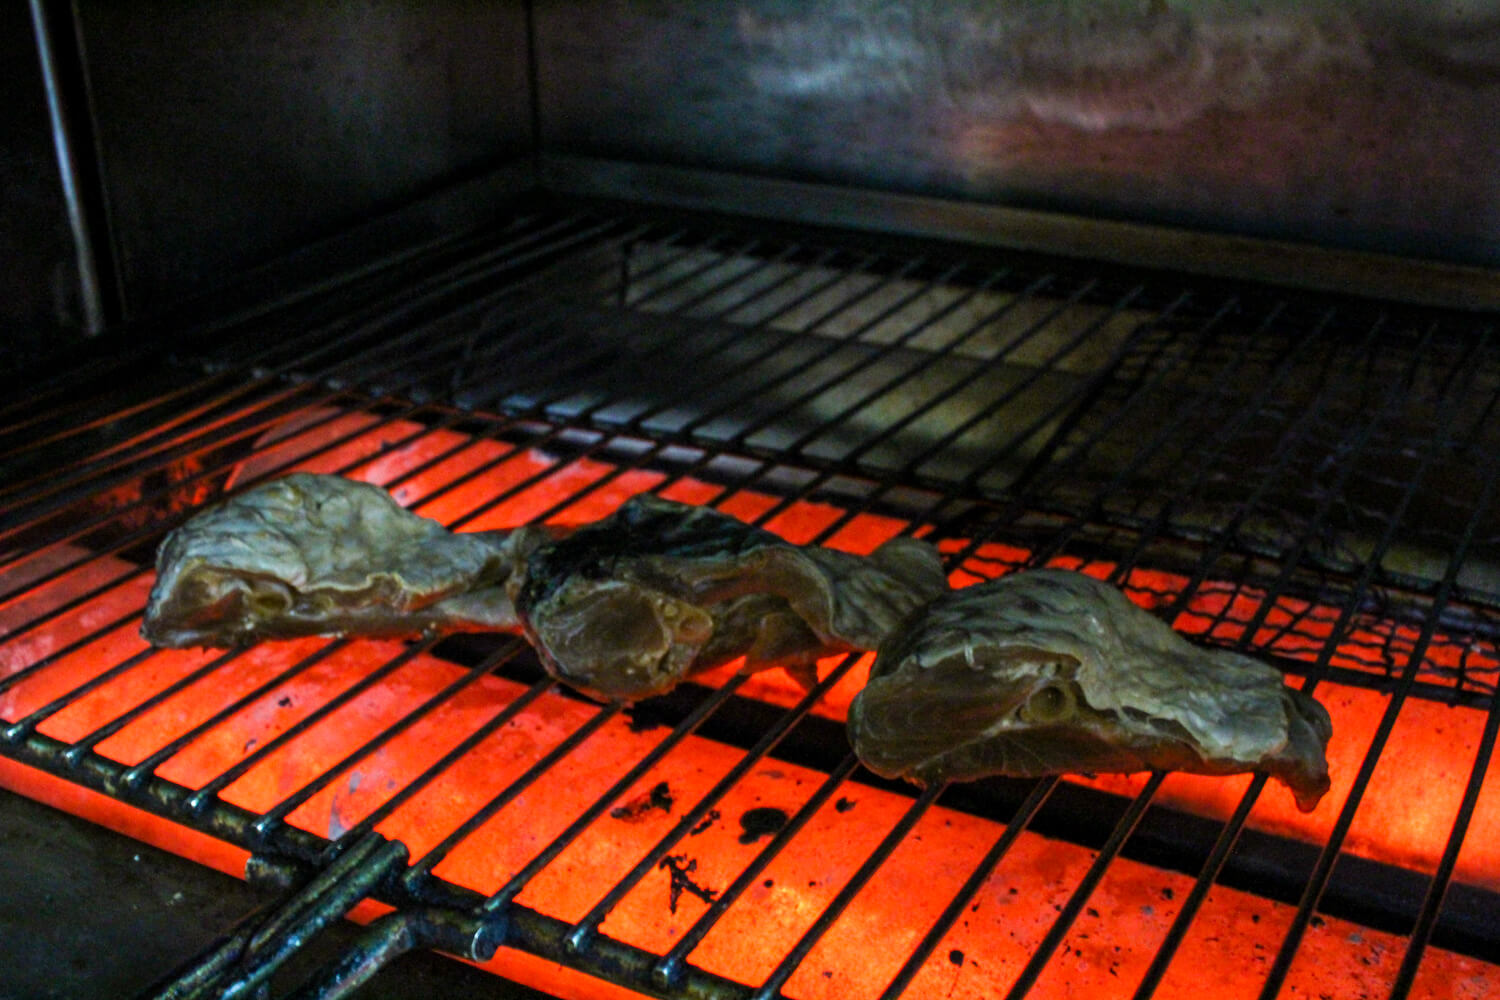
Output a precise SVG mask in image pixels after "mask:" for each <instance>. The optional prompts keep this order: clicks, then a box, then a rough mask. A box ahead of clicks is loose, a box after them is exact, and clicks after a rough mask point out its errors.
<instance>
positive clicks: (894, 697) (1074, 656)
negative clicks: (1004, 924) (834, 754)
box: [849, 569, 1333, 811]
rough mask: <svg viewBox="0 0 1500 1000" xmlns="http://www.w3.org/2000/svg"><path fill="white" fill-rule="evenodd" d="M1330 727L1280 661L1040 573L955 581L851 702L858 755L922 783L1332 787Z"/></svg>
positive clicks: (1308, 790) (888, 773)
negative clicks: (1275, 664) (1266, 781)
mask: <svg viewBox="0 0 1500 1000" xmlns="http://www.w3.org/2000/svg"><path fill="white" fill-rule="evenodd" d="M1332 732H1333V726H1332V723H1331V721H1330V720H1329V717H1328V712H1327V711H1326V710H1325V709H1324V708H1323V706H1322V705H1320V704H1319V703H1318V702H1317V701H1315V700H1313V698H1311V697H1310V696H1308V695H1305V694H1303V693H1302V692H1300V691H1297V690H1295V689H1293V688H1291V687H1288V686H1287V685H1286V684H1284V683H1283V681H1282V676H1281V674H1280V672H1279V671H1277V670H1275V669H1274V668H1272V667H1270V666H1267V665H1266V664H1263V663H1261V662H1259V661H1257V660H1253V659H1251V658H1249V657H1246V656H1241V655H1239V654H1236V653H1232V652H1228V651H1222V650H1220V651H1209V650H1204V649H1200V648H1198V647H1196V646H1193V645H1192V644H1190V643H1189V642H1187V641H1186V640H1185V639H1183V638H1182V637H1181V636H1179V635H1178V634H1177V633H1175V632H1174V631H1172V629H1171V628H1170V627H1169V626H1167V625H1166V624H1165V623H1163V622H1162V621H1160V620H1159V619H1157V618H1155V617H1153V616H1152V615H1150V614H1149V613H1147V612H1146V611H1144V610H1143V609H1141V608H1139V607H1137V606H1136V605H1134V604H1132V603H1131V602H1130V601H1129V600H1128V599H1127V598H1126V597H1125V596H1124V595H1123V594H1121V593H1120V592H1119V591H1118V590H1116V589H1114V588H1113V587H1110V586H1107V585H1106V584H1103V583H1100V582H1099V581H1097V580H1094V579H1092V578H1090V577H1087V576H1084V575H1082V574H1080V573H1072V572H1068V571H1065V570H1051V569H1047V570H1035V571H1031V572H1023V573H1015V574H1012V575H1009V576H1005V577H1001V578H1000V579H998V580H993V581H991V582H988V583H984V584H980V585H977V586H973V587H968V588H965V589H962V590H957V591H953V592H952V593H950V594H948V595H947V596H944V597H941V598H939V599H937V600H935V601H933V602H932V603H931V604H929V605H927V606H926V607H925V608H923V609H922V610H921V611H919V612H917V613H915V614H914V615H913V616H912V618H911V620H910V621H908V622H907V623H905V625H904V626H903V627H902V629H901V630H900V631H899V632H898V633H896V634H893V635H892V636H891V638H890V640H889V641H888V642H886V643H885V644H884V645H883V646H882V647H881V650H880V655H879V656H878V657H877V658H876V661H875V665H874V667H873V668H872V669H871V677H870V683H869V685H868V686H867V687H866V688H865V689H864V690H863V691H861V692H860V693H859V695H857V696H856V697H855V699H854V702H853V704H852V705H851V706H850V710H849V733H850V738H851V740H852V742H853V744H854V748H855V752H856V753H857V754H858V755H859V758H860V760H862V761H863V762H864V763H865V765H866V766H867V767H869V768H870V769H871V770H872V771H874V772H875V773H877V774H880V775H883V776H885V777H903V778H907V779H909V780H911V781H914V782H917V783H921V784H926V783H928V782H936V781H947V780H966V779H973V778H980V777H984V776H986V775H994V774H1005V775H1012V776H1018V777H1034V776H1039V775H1047V774H1060V773H1064V772H1085V773H1088V772H1099V771H1140V770H1146V769H1150V768H1158V769H1162V770H1174V769H1175V770H1181V771H1192V772H1196V773H1199V774H1232V773H1237V772H1244V771H1250V770H1259V771H1265V772H1267V773H1269V774H1270V775H1271V776H1272V777H1274V778H1277V779H1279V780H1280V781H1282V782H1284V783H1285V784H1286V785H1287V786H1288V787H1289V788H1290V789H1291V790H1292V794H1293V795H1294V796H1295V797H1296V800H1297V805H1298V806H1299V807H1300V808H1301V809H1302V810H1303V811H1311V810H1312V809H1313V808H1314V807H1315V806H1316V805H1317V803H1318V800H1319V799H1320V798H1322V796H1323V794H1324V793H1325V792H1327V791H1328V785H1329V782H1328V764H1327V761H1326V759H1325V757H1324V753H1325V750H1326V748H1327V745H1328V739H1329V737H1330V735H1331V734H1332Z"/></svg>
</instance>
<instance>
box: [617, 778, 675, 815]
mask: <svg viewBox="0 0 1500 1000" xmlns="http://www.w3.org/2000/svg"><path fill="white" fill-rule="evenodd" d="M674 801H676V800H674V799H673V798H672V788H671V786H670V785H668V784H667V783H666V782H665V781H658V782H657V783H656V786H655V787H654V788H652V789H651V791H649V792H642V793H641V794H639V795H637V796H636V797H635V798H633V799H630V800H629V801H628V802H626V803H625V804H624V805H618V806H615V807H614V808H613V809H611V810H610V811H609V815H610V816H611V817H612V818H613V819H623V820H624V821H625V822H627V823H633V822H635V821H636V820H638V819H640V818H641V817H643V816H645V815H646V814H647V813H649V812H650V811H651V810H653V809H660V810H661V811H662V812H671V811H672V803H673V802H674Z"/></svg>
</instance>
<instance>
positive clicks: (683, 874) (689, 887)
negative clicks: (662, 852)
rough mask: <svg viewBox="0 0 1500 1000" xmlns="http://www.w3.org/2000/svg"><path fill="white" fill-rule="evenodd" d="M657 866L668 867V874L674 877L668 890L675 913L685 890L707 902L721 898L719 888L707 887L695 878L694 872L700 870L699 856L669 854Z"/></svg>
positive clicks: (668, 902) (669, 906) (672, 910)
mask: <svg viewBox="0 0 1500 1000" xmlns="http://www.w3.org/2000/svg"><path fill="white" fill-rule="evenodd" d="M656 867H657V868H664V869H666V871H667V874H668V876H670V878H671V879H672V884H671V886H670V887H669V888H668V890H667V892H668V898H667V907H668V909H670V910H671V912H673V913H676V912H677V901H678V900H680V899H681V898H682V894H683V893H684V892H687V893H690V894H692V895H694V896H697V897H698V898H699V899H701V900H703V901H704V902H705V903H712V902H713V901H714V900H716V899H718V898H719V891H718V890H717V889H709V888H706V887H704V886H701V885H699V884H698V883H697V882H695V881H694V880H693V872H695V871H697V870H698V859H697V858H689V857H688V856H687V855H686V854H668V855H667V856H666V857H664V858H662V859H661V861H660V862H659V863H658V864H657V866H656Z"/></svg>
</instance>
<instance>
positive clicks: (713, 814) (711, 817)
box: [688, 809, 720, 837]
mask: <svg viewBox="0 0 1500 1000" xmlns="http://www.w3.org/2000/svg"><path fill="white" fill-rule="evenodd" d="M719 816H720V813H719V810H717V809H710V810H709V811H708V815H707V816H704V817H703V818H702V819H700V820H699V821H698V825H697V826H695V827H693V828H692V829H691V830H689V831H688V836H690V837H696V836H698V834H700V833H702V832H703V831H704V830H707V829H708V828H709V827H711V826H713V825H714V824H715V823H717V822H718V821H719Z"/></svg>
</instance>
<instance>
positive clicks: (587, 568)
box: [513, 495, 948, 700]
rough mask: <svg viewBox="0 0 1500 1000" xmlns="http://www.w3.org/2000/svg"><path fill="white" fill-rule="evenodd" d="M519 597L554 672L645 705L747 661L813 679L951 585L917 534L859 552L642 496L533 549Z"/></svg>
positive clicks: (871, 645) (873, 643) (589, 689)
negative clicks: (695, 678) (802, 542)
mask: <svg viewBox="0 0 1500 1000" xmlns="http://www.w3.org/2000/svg"><path fill="white" fill-rule="evenodd" d="M513 589H514V590H515V591H516V597H515V604H516V612H517V614H518V615H519V616H520V619H521V623H522V625H523V627H524V628H525V631H526V636H527V638H529V639H530V640H531V642H532V644H533V645H534V646H535V647H536V650H537V654H538V655H539V656H540V658H541V660H542V663H543V664H544V665H545V667H546V668H547V670H548V671H549V672H550V673H552V674H553V675H554V676H555V677H557V678H559V679H560V680H562V681H564V682H565V683H567V684H569V685H571V686H573V687H575V688H577V689H578V690H580V691H583V692H584V693H586V694H589V695H592V696H594V697H597V698H600V699H605V700H609V699H622V700H635V699H639V698H647V697H650V696H652V695H657V694H661V693H663V692H665V691H666V690H668V689H669V688H671V687H672V686H673V685H675V684H676V683H677V682H678V681H680V680H682V679H683V678H684V677H686V676H689V675H691V674H693V673H696V672H698V671H701V670H706V669H709V668H711V667H714V666H717V665H719V664H722V663H725V662H727V661H729V660H732V659H734V658H735V657H737V656H741V655H743V656H745V657H746V667H747V669H751V670H755V669H760V668H762V667H766V666H770V665H772V664H773V663H775V664H779V665H782V666H786V667H788V669H789V670H791V671H792V673H793V676H795V677H798V678H799V679H800V680H802V681H803V682H804V683H808V684H810V683H811V682H812V681H814V680H815V679H816V674H815V668H814V666H813V664H814V661H816V660H817V659H818V658H819V657H822V656H827V655H829V654H832V653H838V652H844V651H848V650H873V649H875V648H876V647H877V646H878V645H879V643H880V641H881V640H882V639H883V638H884V637H885V635H886V633H887V632H889V631H890V630H891V628H893V627H894V626H895V624H896V623H897V622H898V621H900V620H901V619H902V618H903V617H904V616H905V615H907V614H908V613H909V612H911V610H912V609H913V608H915V607H917V606H918V605H920V604H922V603H924V602H926V601H928V600H931V599H932V598H934V597H936V596H937V595H938V594H940V593H943V592H944V591H946V590H947V589H948V583H947V578H946V576H945V575H944V573H943V568H942V563H941V562H940V560H939V558H938V554H937V550H936V549H935V548H933V547H932V546H931V545H930V544H928V543H926V542H922V541H918V540H916V539H912V538H897V539H892V540H891V541H888V542H886V543H885V544H884V545H882V546H881V547H880V548H879V549H877V550H876V551H875V552H874V553H873V554H872V555H870V556H856V555H851V554H849V553H847V552H837V551H834V550H831V549H825V548H820V547H817V546H798V545H793V544H791V543H790V542H786V541H783V540H782V539H781V538H779V537H777V536H776V535H774V534H772V533H771V532H769V531H765V530H763V529H761V528H756V527H753V526H751V525H748V524H745V523H743V522H741V521H738V520H735V519H734V518H733V517H730V516H728V515H725V514H721V513H719V512H717V511H715V510H712V509H709V508H706V507H694V506H690V505H686V504H680V503H675V502H673V501H670V500H663V499H660V498H657V497H652V496H646V495H641V496H637V497H633V498H631V499H630V500H629V501H627V502H626V503H625V504H624V505H623V506H622V507H621V508H620V509H619V510H618V511H616V512H615V513H614V514H612V515H611V516H610V517H608V518H605V519H604V520H602V521H598V522H595V523H593V524H590V525H586V526H584V527H582V528H579V529H578V530H577V531H576V532H574V533H573V534H572V535H570V536H569V537H567V538H565V539H562V540H559V541H557V542H554V543H552V544H550V545H546V546H543V547H541V548H539V549H537V550H535V551H534V552H532V554H531V558H530V560H529V562H528V565H527V569H526V574H525V577H524V580H523V581H522V582H521V583H520V584H519V586H518V587H515V588H513Z"/></svg>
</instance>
